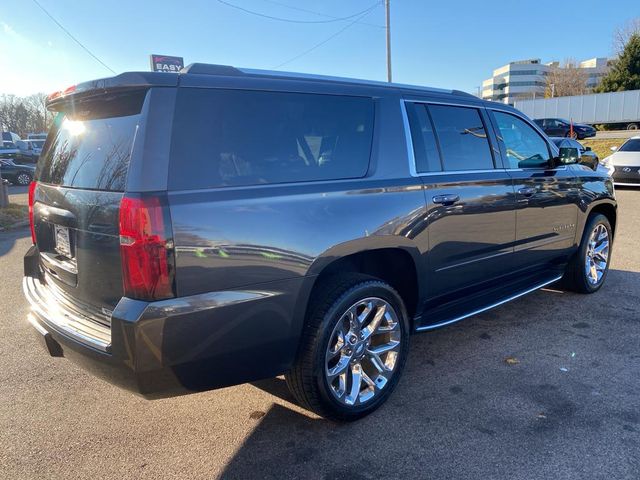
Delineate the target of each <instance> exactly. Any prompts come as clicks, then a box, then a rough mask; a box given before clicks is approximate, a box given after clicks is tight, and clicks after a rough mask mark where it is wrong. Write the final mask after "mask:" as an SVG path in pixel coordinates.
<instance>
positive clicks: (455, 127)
mask: <svg viewBox="0 0 640 480" xmlns="http://www.w3.org/2000/svg"><path fill="white" fill-rule="evenodd" d="M428 108H429V112H430V114H431V118H432V120H433V125H434V127H435V130H436V137H437V139H438V143H439V145H440V152H441V154H442V164H443V167H444V170H445V171H456V170H487V169H493V168H494V165H493V157H492V155H491V149H490V147H489V140H488V139H487V132H486V130H485V127H484V123H483V121H482V117H481V116H480V112H479V111H478V109H476V108H469V107H452V106H446V105H429V107H428Z"/></svg>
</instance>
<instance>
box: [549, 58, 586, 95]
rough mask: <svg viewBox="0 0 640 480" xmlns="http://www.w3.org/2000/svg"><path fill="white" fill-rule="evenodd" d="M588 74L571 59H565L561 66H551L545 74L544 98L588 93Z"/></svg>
mask: <svg viewBox="0 0 640 480" xmlns="http://www.w3.org/2000/svg"><path fill="white" fill-rule="evenodd" d="M588 79H589V76H588V75H587V73H586V72H585V71H584V69H582V68H580V66H579V64H578V63H577V62H576V61H575V60H573V59H567V60H565V62H564V65H563V66H560V65H558V66H553V67H551V69H550V70H549V74H548V75H547V86H546V89H545V92H544V96H545V97H546V98H549V97H567V96H571V95H584V94H585V93H589V87H587V80H588Z"/></svg>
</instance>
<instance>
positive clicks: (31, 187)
mask: <svg viewBox="0 0 640 480" xmlns="http://www.w3.org/2000/svg"><path fill="white" fill-rule="evenodd" d="M37 185H38V184H37V183H36V182H31V184H30V185H29V225H30V226H31V241H32V242H33V244H34V245H35V244H36V228H35V225H34V224H33V202H34V198H35V194H36V186H37Z"/></svg>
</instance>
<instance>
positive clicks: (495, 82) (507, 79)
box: [481, 58, 611, 105]
mask: <svg viewBox="0 0 640 480" xmlns="http://www.w3.org/2000/svg"><path fill="white" fill-rule="evenodd" d="M610 66H611V61H610V60H609V59H608V58H591V59H589V60H585V61H583V62H580V64H579V65H578V67H579V68H580V69H583V70H584V72H585V74H586V77H587V87H588V88H593V87H595V86H596V85H597V84H598V83H600V80H601V79H602V77H603V76H604V75H605V74H606V73H607V72H608V71H609V68H610ZM554 68H562V67H560V64H559V63H558V62H549V63H541V61H540V59H539V58H534V59H529V60H520V61H517V62H511V63H508V64H507V65H504V66H502V67H500V68H497V69H495V70H494V71H493V76H492V77H491V78H488V79H487V80H485V81H484V82H482V94H481V96H482V98H483V99H484V100H492V101H494V102H502V103H508V104H510V105H513V103H514V102H515V101H516V100H529V99H532V98H536V97H544V92H545V89H546V86H547V75H549V72H550V71H551V70H552V69H554Z"/></svg>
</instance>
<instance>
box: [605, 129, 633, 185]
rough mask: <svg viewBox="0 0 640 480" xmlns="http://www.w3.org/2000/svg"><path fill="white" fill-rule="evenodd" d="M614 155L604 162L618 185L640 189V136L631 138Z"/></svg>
mask: <svg viewBox="0 0 640 480" xmlns="http://www.w3.org/2000/svg"><path fill="white" fill-rule="evenodd" d="M611 150H613V151H614V153H613V154H612V155H609V156H608V157H607V158H605V159H604V160H602V162H601V163H602V165H604V166H605V167H606V168H607V170H609V174H610V175H611V176H612V177H613V182H614V183H615V184H616V185H622V186H630V187H640V136H635V137H631V138H629V139H628V140H627V141H626V142H624V143H623V144H622V146H621V147H620V148H617V147H611Z"/></svg>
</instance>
